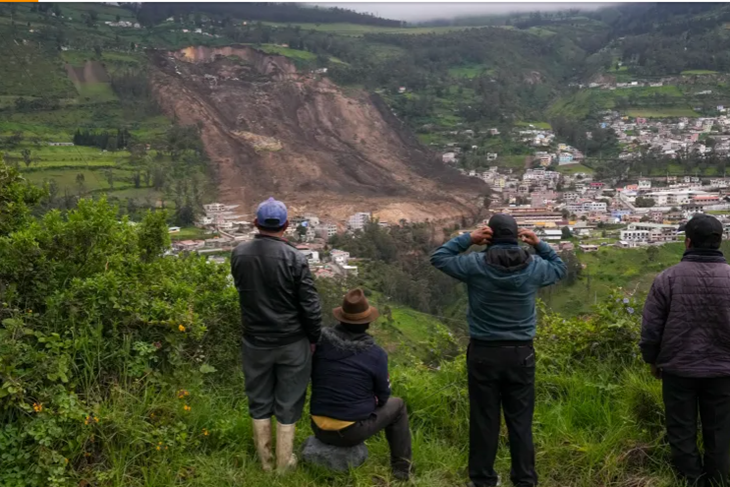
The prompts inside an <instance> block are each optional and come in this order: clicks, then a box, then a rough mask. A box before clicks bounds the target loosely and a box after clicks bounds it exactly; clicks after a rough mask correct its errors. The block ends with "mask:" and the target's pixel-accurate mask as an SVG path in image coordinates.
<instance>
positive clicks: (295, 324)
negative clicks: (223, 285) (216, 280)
mask: <svg viewBox="0 0 730 487" xmlns="http://www.w3.org/2000/svg"><path fill="white" fill-rule="evenodd" d="M231 273H232V275H233V278H234V281H235V284H236V289H238V293H239V300H240V304H241V315H242V318H243V326H244V335H245V336H246V339H247V340H249V341H250V342H251V343H255V344H263V345H265V344H273V345H282V344H285V343H291V342H293V341H296V340H297V339H300V338H303V337H305V336H309V338H310V339H311V340H310V341H312V342H316V341H317V340H316V339H317V338H318V335H319V322H320V321H321V310H320V306H319V297H318V295H317V292H316V289H315V288H314V283H313V279H312V275H311V273H310V271H309V266H308V264H307V261H306V259H305V257H304V255H303V254H301V253H300V252H299V251H297V250H296V249H295V248H294V247H292V246H291V245H289V244H288V243H287V242H286V241H284V240H282V239H279V238H276V237H270V236H264V235H257V237H256V238H255V239H254V240H253V241H252V242H247V243H243V244H241V245H239V246H238V247H236V248H235V249H234V251H233V253H232V255H231ZM315 328H316V329H315ZM314 335H317V336H314Z"/></svg>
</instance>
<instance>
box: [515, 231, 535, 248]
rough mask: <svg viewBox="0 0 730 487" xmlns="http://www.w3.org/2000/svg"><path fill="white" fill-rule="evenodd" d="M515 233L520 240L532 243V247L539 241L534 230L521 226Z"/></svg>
mask: <svg viewBox="0 0 730 487" xmlns="http://www.w3.org/2000/svg"><path fill="white" fill-rule="evenodd" d="M517 235H518V236H519V237H520V240H522V241H523V242H525V243H526V244H528V245H532V246H533V247H534V246H535V245H537V244H539V243H540V239H539V238H538V237H537V235H536V234H535V232H533V231H532V230H527V229H526V228H521V229H520V230H519V232H517Z"/></svg>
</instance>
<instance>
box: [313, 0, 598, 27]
mask: <svg viewBox="0 0 730 487" xmlns="http://www.w3.org/2000/svg"><path fill="white" fill-rule="evenodd" d="M312 5H319V6H320V7H340V8H346V9H350V10H354V11H356V12H363V13H371V14H374V15H377V16H378V17H383V18H386V19H394V20H404V21H406V22H424V21H427V20H436V19H453V18H457V17H464V16H467V15H489V14H494V15H499V14H507V13H511V12H534V11H537V10H539V11H542V12H548V11H556V10H568V9H571V8H577V9H580V10H598V9H599V8H602V7H606V6H609V5H612V4H611V3H563V2H560V3H313V4H312Z"/></svg>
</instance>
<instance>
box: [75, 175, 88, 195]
mask: <svg viewBox="0 0 730 487" xmlns="http://www.w3.org/2000/svg"><path fill="white" fill-rule="evenodd" d="M85 182H86V176H84V173H82V172H80V173H78V174H77V175H76V187H77V188H79V194H83V193H84V190H85V185H84V183H85Z"/></svg>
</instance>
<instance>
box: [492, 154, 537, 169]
mask: <svg viewBox="0 0 730 487" xmlns="http://www.w3.org/2000/svg"><path fill="white" fill-rule="evenodd" d="M527 157H529V156H525V155H524V154H523V155H508V156H498V157H497V160H496V161H494V162H492V165H497V166H499V167H509V168H512V169H524V168H525V158H527Z"/></svg>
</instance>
